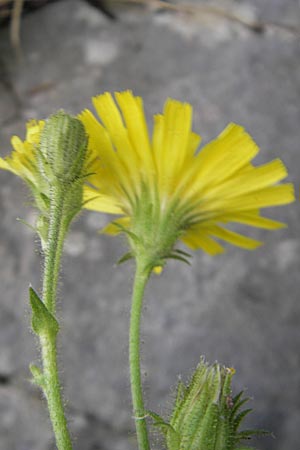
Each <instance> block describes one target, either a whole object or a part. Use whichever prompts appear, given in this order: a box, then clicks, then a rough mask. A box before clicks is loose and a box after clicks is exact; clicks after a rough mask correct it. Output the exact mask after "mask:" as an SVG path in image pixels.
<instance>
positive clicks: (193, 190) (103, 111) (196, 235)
mask: <svg viewBox="0 0 300 450" xmlns="http://www.w3.org/2000/svg"><path fill="white" fill-rule="evenodd" d="M93 103H94V106H95V109H96V111H97V114H98V116H99V118H100V121H98V120H97V119H96V118H95V116H94V115H93V114H92V113H91V112H90V111H88V110H85V111H83V112H82V113H81V114H80V116H79V117H80V119H81V120H82V122H83V123H84V125H85V128H86V131H87V134H88V136H89V146H90V149H91V151H92V152H93V154H97V155H98V158H99V169H98V170H97V171H96V172H95V174H94V175H92V176H91V178H90V183H91V185H89V186H86V192H85V199H86V200H87V202H86V207H87V208H89V209H94V210H97V211H103V212H108V213H111V214H118V215H120V216H122V217H121V219H118V220H121V222H120V223H118V220H117V221H115V223H116V225H114V224H111V225H109V226H108V227H106V228H105V230H104V231H105V232H107V233H111V234H117V233H118V232H120V231H122V230H124V229H128V231H130V232H132V230H134V232H137V233H139V231H140V230H141V229H143V227H144V229H145V230H147V232H145V235H147V236H152V237H153V239H156V237H157V236H159V233H160V231H158V230H160V229H162V228H160V225H159V224H160V223H161V224H163V225H162V226H161V227H164V228H163V229H164V232H165V230H166V229H167V227H168V223H171V222H172V224H173V225H172V227H173V228H172V227H171V225H170V229H171V228H172V230H173V231H174V229H175V228H176V227H177V228H176V229H177V231H178V236H177V237H178V238H179V239H181V240H182V241H183V242H184V243H185V244H186V245H187V246H189V247H190V248H192V249H198V248H201V249H203V250H204V251H205V252H207V253H209V254H212V255H214V254H218V253H221V252H223V251H224V248H223V246H222V245H221V244H220V243H219V240H220V241H226V242H229V243H231V244H233V245H236V246H238V247H242V248H245V249H248V250H251V249H254V248H257V247H258V246H259V245H261V243H260V242H258V241H256V240H254V239H251V238H248V237H246V236H243V235H241V234H239V233H236V232H234V231H232V230H229V229H227V228H225V225H226V224H228V223H231V222H236V223H240V224H245V225H249V226H253V227H259V228H265V229H276V228H282V227H284V226H285V225H284V224H282V223H281V222H277V221H275V220H271V219H268V218H265V217H262V216H261V213H260V209H261V208H266V207H271V206H276V205H283V204H287V203H290V202H292V201H293V200H294V191H293V186H292V185H291V184H289V183H286V184H278V183H279V182H280V181H282V180H283V179H284V178H286V176H287V170H286V168H285V166H284V164H283V163H282V162H281V161H280V160H279V159H275V160H274V161H271V162H269V163H267V164H264V165H261V166H258V167H256V166H254V165H253V164H252V160H253V158H254V157H255V156H256V155H257V153H258V152H259V149H258V147H257V145H256V144H255V142H254V141H253V139H252V138H251V136H249V134H248V133H247V132H246V131H245V130H244V128H243V127H241V126H239V125H236V124H233V123H232V124H229V125H228V126H227V128H226V129H225V130H224V131H223V132H222V133H221V134H220V135H219V136H218V137H217V138H216V139H215V140H213V141H212V142H210V143H208V144H206V145H205V146H204V147H203V148H202V149H200V150H199V151H198V150H197V148H198V146H199V143H200V141H201V138H200V136H199V135H197V134H196V133H194V132H193V131H192V107H191V105H189V104H187V103H181V102H178V101H176V100H172V99H168V100H167V101H166V103H165V106H164V110H163V113H162V114H159V115H155V116H154V126H153V132H152V137H150V136H149V132H148V128H147V125H146V119H145V114H144V110H143V102H142V100H141V98H140V97H135V96H134V95H133V94H132V93H131V92H130V91H127V92H121V93H116V94H115V99H114V98H113V96H112V95H111V94H110V93H105V94H103V95H99V96H97V97H95V98H94V99H93ZM168 220H169V221H170V222H168ZM151 221H152V222H151ZM175 222H176V226H174V223H175ZM151 223H152V225H151ZM166 224H167V225H166ZM121 225H122V226H121ZM174 227H175V228H174ZM151 232H153V235H151ZM147 233H148V234H147ZM157 239H158V238H157ZM144 240H147V238H146V237H145V239H144ZM149 241H150V237H149Z"/></svg>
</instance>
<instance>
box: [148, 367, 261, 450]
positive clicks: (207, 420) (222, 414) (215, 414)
mask: <svg viewBox="0 0 300 450" xmlns="http://www.w3.org/2000/svg"><path fill="white" fill-rule="evenodd" d="M234 373H235V371H234V369H232V368H227V367H224V366H221V365H220V364H217V363H215V364H213V365H212V366H209V365H208V364H207V363H205V362H204V360H201V362H200V364H199V365H198V367H197V369H196V370H195V372H194V374H193V376H192V379H191V381H190V383H189V384H188V385H187V386H185V385H184V384H183V383H182V382H179V384H178V387H177V396H176V400H175V404H174V409H173V412H172V415H171V418H170V421H169V422H168V423H167V422H165V421H164V420H163V419H162V418H161V417H160V416H158V415H157V414H153V413H149V414H150V416H151V417H152V418H153V419H154V424H155V425H156V426H158V427H159V428H160V429H161V431H162V432H163V433H164V436H165V440H166V447H167V450H244V449H246V448H248V449H249V450H250V448H251V447H248V446H244V445H243V441H244V440H249V439H250V438H251V437H252V436H257V435H265V434H269V433H268V432H265V431H263V430H244V431H239V427H240V424H241V422H242V420H243V419H244V418H245V416H246V415H247V414H248V413H250V412H251V411H252V410H251V409H244V410H241V407H242V406H243V405H244V404H245V403H246V402H247V401H248V400H249V398H243V392H240V393H239V394H238V395H236V396H235V397H232V392H231V380H232V376H233V374H234Z"/></svg>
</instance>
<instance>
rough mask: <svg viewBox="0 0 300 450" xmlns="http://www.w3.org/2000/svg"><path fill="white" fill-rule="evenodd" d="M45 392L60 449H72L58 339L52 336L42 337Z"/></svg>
mask: <svg viewBox="0 0 300 450" xmlns="http://www.w3.org/2000/svg"><path fill="white" fill-rule="evenodd" d="M41 347H42V358H43V375H44V385H43V388H44V392H45V396H46V399H47V403H48V410H49V415H50V420H51V422H52V427H53V431H54V435H55V440H56V446H57V448H58V450H72V443H71V437H70V433H69V430H68V426H67V420H66V417H65V413H64V406H63V402H62V398H61V389H60V382H59V377H58V368H57V352H56V339H55V338H54V339H53V338H52V337H51V336H49V335H48V336H43V337H41Z"/></svg>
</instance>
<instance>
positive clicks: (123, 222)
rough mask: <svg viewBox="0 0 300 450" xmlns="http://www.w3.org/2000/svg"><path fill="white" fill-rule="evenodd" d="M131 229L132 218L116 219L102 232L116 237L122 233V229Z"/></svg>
mask: <svg viewBox="0 0 300 450" xmlns="http://www.w3.org/2000/svg"><path fill="white" fill-rule="evenodd" d="M118 225H120V226H118ZM129 227H130V218H129V217H120V218H119V219H116V220H114V221H113V222H110V223H109V224H108V225H106V227H104V228H103V229H102V230H101V233H105V234H110V235H111V236H116V235H117V234H120V233H122V228H129Z"/></svg>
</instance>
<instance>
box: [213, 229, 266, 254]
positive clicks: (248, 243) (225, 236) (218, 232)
mask: <svg viewBox="0 0 300 450" xmlns="http://www.w3.org/2000/svg"><path fill="white" fill-rule="evenodd" d="M208 232H209V234H210V235H212V236H215V237H217V238H219V239H221V240H222V241H226V242H229V243H230V244H233V245H236V246H237V247H241V248H245V249H247V250H254V249H256V248H257V247H260V246H261V245H262V242H260V241H257V240H255V239H252V238H249V237H246V236H243V235H242V234H239V233H236V232H235V231H231V230H226V228H223V227H221V226H219V225H212V226H211V227H209V230H208Z"/></svg>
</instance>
